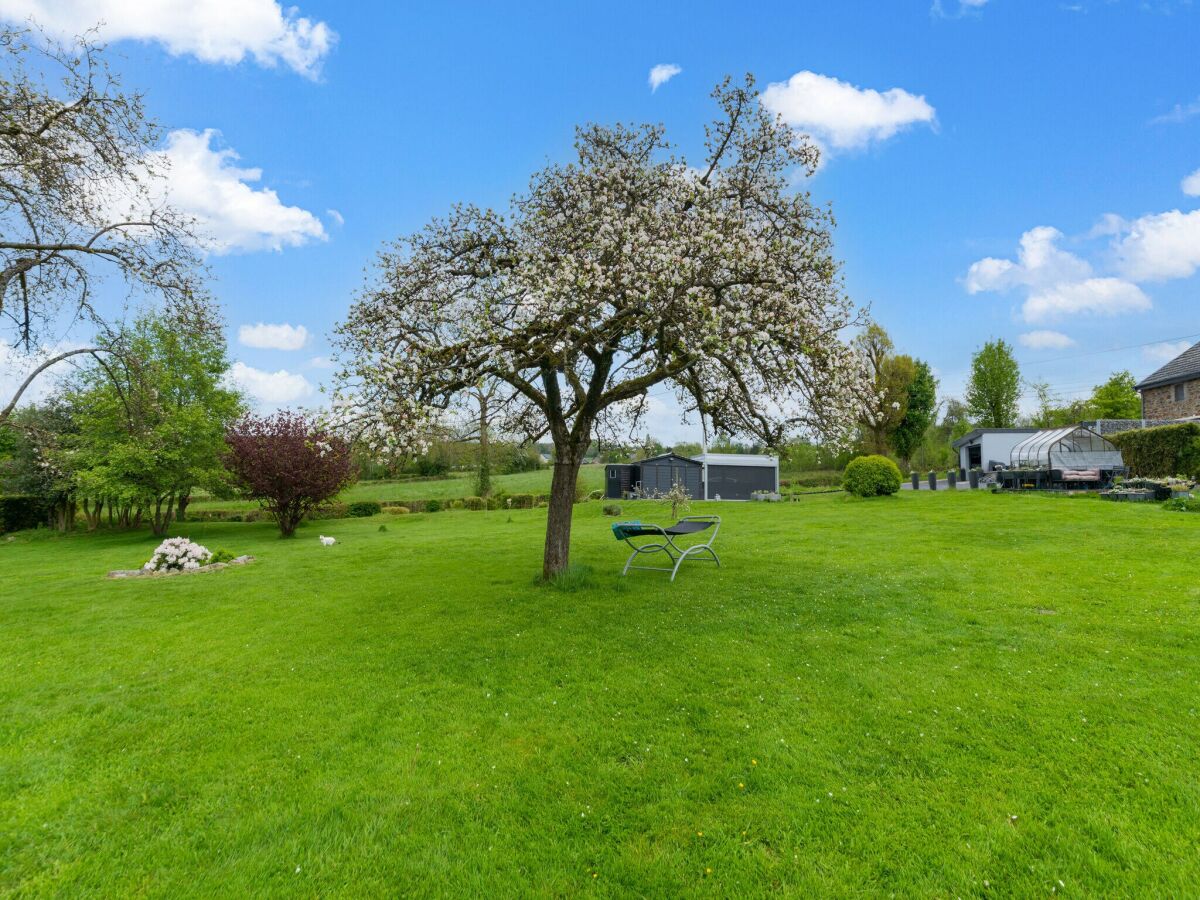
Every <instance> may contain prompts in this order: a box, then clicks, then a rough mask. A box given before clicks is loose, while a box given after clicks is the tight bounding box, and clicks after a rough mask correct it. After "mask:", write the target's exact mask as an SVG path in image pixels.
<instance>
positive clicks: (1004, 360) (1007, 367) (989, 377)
mask: <svg viewBox="0 0 1200 900" xmlns="http://www.w3.org/2000/svg"><path fill="white" fill-rule="evenodd" d="M1020 398H1021V367H1020V366H1018V365H1017V360H1016V357H1015V356H1013V352H1012V347H1011V346H1009V345H1008V343H1006V342H1005V341H1004V340H996V341H988V342H987V343H986V344H984V345H983V347H981V348H980V350H979V351H978V352H977V353H976V354H975V355H974V356H973V357H972V358H971V380H970V381H969V382H968V383H967V397H966V400H967V410H968V412H969V413H970V416H971V418H972V420H974V422H975V424H976V426H978V427H980V428H1012V427H1013V426H1015V425H1016V424H1017V414H1018V408H1017V402H1018V401H1019V400H1020Z"/></svg>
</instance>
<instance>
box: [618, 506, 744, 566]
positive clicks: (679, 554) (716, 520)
mask: <svg viewBox="0 0 1200 900" xmlns="http://www.w3.org/2000/svg"><path fill="white" fill-rule="evenodd" d="M679 521H680V522H712V524H713V529H712V531H711V532H708V531H707V530H706V531H701V532H693V533H695V534H705V535H707V540H705V541H702V542H701V543H698V544H692V545H690V546H687V547H681V546H679V545H678V544H676V543H675V541H674V540H672V537H683V535H674V536H673V535H670V534H668V533H667V529H665V528H663V527H662V526H661V525H651V524H645V523H639V525H638V527H639V528H642V529H644V530H653V531H655V532H657V534H654V535H646V534H639V535H634V536H632V537H626V538H623V540H624V541H625V543H627V544H628V545H629V546H630V547H632V548H633V552H632V553H630V554H629V559H627V560H625V568H624V569H622V570H621V574H622V575H625V574H626V573H628V572H629V570H630V569H646V570H648V571H651V572H670V573H671V581H674V580H675V575H676V574H677V573H678V572H679V567H680V566H681V565H683V561H684V560H685V559H691V560H692V561H693V562H715V563H716V564H717V567H718V568H720V566H721V559H720V557H718V556H717V552H716V551H715V550H713V548H712V544H713V541H715V540H716V539H717V533H718V532H719V531H720V530H721V517H720V516H684V517H683V518H682V519H680V520H679ZM647 537H648V538H650V542H649V543H646V544H635V543H634V541H635V540H637V539H638V538H647ZM655 553H665V554H667V556H668V557H669V558H670V560H671V565H670V566H635V565H634V564H633V561H634V560H635V559H637V558H638V557H639V556H643V555H653V554H655ZM702 554H707V556H703V555H702ZM709 557H711V559H710V558H709Z"/></svg>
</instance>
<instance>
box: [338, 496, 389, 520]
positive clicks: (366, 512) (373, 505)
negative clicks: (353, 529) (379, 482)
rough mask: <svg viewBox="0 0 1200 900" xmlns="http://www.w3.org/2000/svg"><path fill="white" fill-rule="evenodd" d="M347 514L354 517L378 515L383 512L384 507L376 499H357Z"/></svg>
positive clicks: (363, 517)
mask: <svg viewBox="0 0 1200 900" xmlns="http://www.w3.org/2000/svg"><path fill="white" fill-rule="evenodd" d="M346 512H347V514H348V515H349V517H350V518H352V519H365V518H367V517H368V516H377V515H379V514H380V513H381V512H383V507H382V506H380V505H379V503H378V502H377V501H375V500H355V501H354V502H353V503H351V504H350V505H349V506H348V507H347V509H346Z"/></svg>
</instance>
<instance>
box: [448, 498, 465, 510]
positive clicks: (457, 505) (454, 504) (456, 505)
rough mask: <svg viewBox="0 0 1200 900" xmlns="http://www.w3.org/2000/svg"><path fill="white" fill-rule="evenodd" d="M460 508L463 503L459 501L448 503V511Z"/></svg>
mask: <svg viewBox="0 0 1200 900" xmlns="http://www.w3.org/2000/svg"><path fill="white" fill-rule="evenodd" d="M462 508H463V501H461V500H451V501H450V509H462Z"/></svg>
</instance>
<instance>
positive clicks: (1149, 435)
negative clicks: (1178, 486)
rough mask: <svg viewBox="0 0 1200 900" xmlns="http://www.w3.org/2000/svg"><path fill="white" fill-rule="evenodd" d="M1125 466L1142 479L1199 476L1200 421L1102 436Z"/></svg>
mask: <svg viewBox="0 0 1200 900" xmlns="http://www.w3.org/2000/svg"><path fill="white" fill-rule="evenodd" d="M1106 437H1108V439H1109V440H1110V441H1112V442H1113V444H1114V445H1116V447H1117V449H1118V450H1120V451H1121V457H1122V459H1124V460H1125V465H1126V466H1128V467H1129V471H1130V472H1131V473H1132V474H1134V475H1140V476H1142V477H1143V478H1165V477H1167V476H1170V475H1188V476H1191V477H1196V476H1200V423H1196V422H1184V423H1183V424H1180V425H1160V426H1159V427H1157V428H1141V429H1138V430H1135V431H1122V432H1119V433H1118V434H1111V435H1106Z"/></svg>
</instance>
